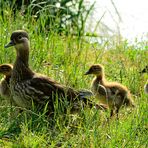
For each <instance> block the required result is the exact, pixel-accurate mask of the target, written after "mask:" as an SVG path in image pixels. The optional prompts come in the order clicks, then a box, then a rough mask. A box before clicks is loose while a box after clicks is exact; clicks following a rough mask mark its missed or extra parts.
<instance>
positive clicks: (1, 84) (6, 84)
mask: <svg viewBox="0 0 148 148" xmlns="http://www.w3.org/2000/svg"><path fill="white" fill-rule="evenodd" d="M12 69H13V66H12V65H11V64H1V65H0V74H3V75H4V77H3V78H2V79H1V81H0V95H1V96H2V97H4V98H7V99H8V100H9V101H10V78H11V72H12Z"/></svg>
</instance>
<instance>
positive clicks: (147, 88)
mask: <svg viewBox="0 0 148 148" xmlns="http://www.w3.org/2000/svg"><path fill="white" fill-rule="evenodd" d="M144 92H145V93H146V94H148V80H147V82H146V84H145V85H144Z"/></svg>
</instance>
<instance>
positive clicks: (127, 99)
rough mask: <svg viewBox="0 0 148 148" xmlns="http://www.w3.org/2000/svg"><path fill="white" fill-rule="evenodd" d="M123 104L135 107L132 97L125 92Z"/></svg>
mask: <svg viewBox="0 0 148 148" xmlns="http://www.w3.org/2000/svg"><path fill="white" fill-rule="evenodd" d="M124 104H125V105H126V106H130V107H136V105H135V103H134V101H133V99H132V97H131V94H127V96H126V97H125V99H124Z"/></svg>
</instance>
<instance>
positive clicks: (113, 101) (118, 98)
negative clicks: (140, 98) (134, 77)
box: [85, 64, 135, 118]
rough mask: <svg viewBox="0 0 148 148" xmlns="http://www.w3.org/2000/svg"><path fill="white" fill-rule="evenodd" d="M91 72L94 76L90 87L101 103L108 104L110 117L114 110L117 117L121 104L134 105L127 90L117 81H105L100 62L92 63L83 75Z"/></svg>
mask: <svg viewBox="0 0 148 148" xmlns="http://www.w3.org/2000/svg"><path fill="white" fill-rule="evenodd" d="M88 74H93V75H95V78H94V79H93V81H92V84H91V89H92V91H93V93H94V95H95V96H96V98H98V100H99V101H100V102H101V103H102V104H106V105H108V107H109V108H110V109H111V112H110V117H112V116H113V115H114V112H115V113H116V115H117V118H118V112H119V109H120V107H121V106H122V105H126V106H133V107H134V106H135V105H134V103H133V100H132V99H131V94H130V92H129V90H128V89H127V88H126V87H125V86H123V85H121V84H119V83H117V82H107V81H106V79H105V74H104V67H103V66H102V65H101V64H96V65H92V66H91V67H90V68H89V70H88V71H87V72H86V73H85V75H88Z"/></svg>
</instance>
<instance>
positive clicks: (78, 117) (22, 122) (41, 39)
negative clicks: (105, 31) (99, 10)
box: [0, 8, 148, 148]
mask: <svg viewBox="0 0 148 148" xmlns="http://www.w3.org/2000/svg"><path fill="white" fill-rule="evenodd" d="M40 21H42V23H44V21H43V20H40ZM16 29H25V30H27V31H28V32H29V35H30V41H31V51H30V62H29V63H30V66H31V68H32V69H33V70H34V71H36V72H39V73H42V74H45V75H48V76H49V77H51V78H53V79H54V80H56V81H58V82H60V83H62V84H64V85H68V86H72V87H74V88H76V89H81V88H86V89H89V88H90V83H91V80H92V77H87V76H84V73H85V72H86V71H87V70H88V68H89V66H90V65H91V64H94V63H101V64H103V65H104V66H105V72H106V77H107V79H108V80H110V81H118V82H121V83H122V84H124V85H126V86H127V87H128V88H129V89H130V91H131V93H132V94H133V98H134V101H135V103H136V108H135V109H132V110H131V109H122V110H121V112H120V115H119V118H120V120H119V121H116V120H115V119H112V120H111V121H110V123H109V124H108V123H107V122H106V118H107V116H108V115H109V113H108V112H101V111H98V110H95V109H85V110H82V111H81V112H80V113H78V114H70V113H67V114H66V115H63V114H58V113H57V116H55V117H54V120H53V121H52V122H47V121H46V120H47V119H46V118H45V116H44V115H34V114H32V113H30V114H29V117H28V111H24V112H23V113H22V114H20V115H18V117H17V118H16V119H10V112H12V111H14V110H16V108H12V109H11V108H10V105H9V103H7V102H6V100H4V99H2V98H1V101H0V138H1V139H0V147H18V148H19V147H20V148H21V147H26V148H28V147H31V148H32V147H33V148H37V147H60V146H61V147H65V148H66V147H96V148H98V147H111V148H112V147H129V148H131V147H132V148H133V147H142V148H144V147H146V144H147V135H148V133H147V130H148V126H147V96H146V95H145V94H144V92H143V86H144V83H145V82H146V80H147V79H148V76H147V75H146V74H144V75H140V74H139V71H140V70H142V69H143V68H144V66H145V65H146V63H147V61H148V50H146V49H147V48H148V47H147V43H146V42H140V43H135V45H129V43H128V42H127V41H122V42H121V43H120V44H118V45H117V44H116V43H115V42H113V41H107V42H106V43H104V44H101V45H99V44H96V43H94V44H90V43H88V42H87V41H86V40H85V39H84V38H81V39H80V38H77V37H76V36H72V35H68V36H65V35H58V34H57V33H56V32H54V31H53V32H52V31H51V32H50V33H49V32H46V31H42V32H40V30H39V21H37V22H36V21H35V19H34V18H33V17H30V16H28V17H23V16H21V15H20V14H18V15H17V16H16V17H15V18H14V17H13V16H12V14H11V10H10V9H9V8H7V9H6V10H5V15H4V16H3V18H2V17H1V18H0V46H1V50H0V63H13V62H14V60H15V51H14V49H13V48H10V49H4V45H5V44H6V43H7V42H9V40H10V39H9V38H10V35H11V33H12V31H14V30H16ZM110 45H112V46H110ZM108 49H109V50H108Z"/></svg>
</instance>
